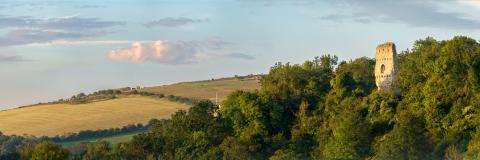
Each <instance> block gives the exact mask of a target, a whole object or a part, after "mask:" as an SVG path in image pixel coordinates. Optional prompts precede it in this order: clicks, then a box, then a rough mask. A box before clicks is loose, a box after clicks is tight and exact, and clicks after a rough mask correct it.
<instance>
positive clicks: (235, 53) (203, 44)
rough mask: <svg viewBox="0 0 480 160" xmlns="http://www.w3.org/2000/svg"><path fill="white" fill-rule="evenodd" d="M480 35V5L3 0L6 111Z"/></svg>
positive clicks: (0, 28)
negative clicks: (77, 96)
mask: <svg viewBox="0 0 480 160" xmlns="http://www.w3.org/2000/svg"><path fill="white" fill-rule="evenodd" d="M455 35H466V36H469V37H472V38H474V39H479V37H480V1H478V0H439V1H414V0H404V1H403V0H402V1H393V0H386V1H384V0H370V1H369V0H366V1H356V0H325V1H314V0H297V1H293V0H292V1H287V0H278V1H273V0H217V1H207V0H194V1H193V0H192V1H182V0H175V1H160V0H158V1H154V0H135V1H133V0H132V1H126V0H91V1H85V0H69V1H42V0H15V1H14V0H11V1H9V0H6V1H5V0H0V82H1V83H0V88H1V89H0V109H7V108H12V107H16V106H21V105H27V104H32V103H37V102H48V101H52V100H56V99H59V98H67V97H69V96H71V95H73V94H76V93H80V92H87V93H88V92H92V91H95V90H99V89H108V88H117V87H125V86H137V85H139V86H155V85H163V84H170V83H174V82H180V81H192V80H202V79H210V78H218V77H227V76H233V75H246V74H251V73H253V74H257V73H266V72H268V69H269V68H270V66H272V65H273V64H274V63H275V62H292V63H301V62H303V61H305V60H307V59H312V58H313V57H315V56H320V55H323V54H335V55H337V56H339V58H340V59H341V60H349V59H354V58H358V57H362V56H367V57H373V56H374V51H375V47H376V45H377V44H379V43H383V42H385V41H393V42H395V43H396V44H397V49H398V50H399V51H402V50H405V49H407V48H411V46H412V43H413V42H414V41H415V40H418V39H421V38H425V37H427V36H432V37H434V38H436V39H449V38H452V37H453V36H455Z"/></svg>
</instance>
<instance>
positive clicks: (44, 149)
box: [31, 141, 70, 160]
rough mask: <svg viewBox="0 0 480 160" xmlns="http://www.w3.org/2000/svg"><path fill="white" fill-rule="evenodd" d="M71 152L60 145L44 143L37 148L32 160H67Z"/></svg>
mask: <svg viewBox="0 0 480 160" xmlns="http://www.w3.org/2000/svg"><path fill="white" fill-rule="evenodd" d="M69 154H70V153H69V152H68V150H66V149H63V148H62V147H61V146H60V145H56V144H53V143H50V142H48V141H44V142H42V143H40V144H37V145H36V146H35V149H34V150H33V152H32V157H31V160H66V159H68V156H69Z"/></svg>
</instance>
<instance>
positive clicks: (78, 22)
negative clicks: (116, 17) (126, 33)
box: [0, 15, 125, 47]
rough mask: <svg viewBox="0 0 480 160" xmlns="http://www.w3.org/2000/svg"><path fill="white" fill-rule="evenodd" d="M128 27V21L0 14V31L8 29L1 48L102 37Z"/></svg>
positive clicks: (0, 41) (0, 38)
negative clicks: (115, 29) (126, 24)
mask: <svg viewBox="0 0 480 160" xmlns="http://www.w3.org/2000/svg"><path fill="white" fill-rule="evenodd" d="M124 24H125V23H124V22H118V21H103V20H100V19H97V18H81V17H77V16H70V17H60V18H47V19H39V18H33V17H29V16H20V17H7V16H1V15H0V28H4V29H7V32H6V34H4V35H2V36H0V46H3V47H5V46H14V45H25V44H31V43H50V42H52V41H56V40H71V39H81V38H90V37H98V36H103V35H106V34H109V33H111V31H104V29H107V28H111V27H114V26H121V25H124Z"/></svg>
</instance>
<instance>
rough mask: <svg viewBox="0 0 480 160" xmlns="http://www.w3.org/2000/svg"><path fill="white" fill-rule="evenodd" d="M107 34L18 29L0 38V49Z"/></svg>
mask: <svg viewBox="0 0 480 160" xmlns="http://www.w3.org/2000/svg"><path fill="white" fill-rule="evenodd" d="M105 34H107V32H95V31H93V32H69V31H50V30H38V29H18V30H13V31H11V32H8V33H7V34H5V35H3V36H1V37H0V47H5V46H15V45H25V44H32V43H48V42H51V41H54V40H60V39H62V40H63V39H79V38H88V37H95V36H100V35H105Z"/></svg>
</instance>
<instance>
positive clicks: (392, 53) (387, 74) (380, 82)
mask: <svg viewBox="0 0 480 160" xmlns="http://www.w3.org/2000/svg"><path fill="white" fill-rule="evenodd" d="M375 57H376V58H375V61H376V63H375V83H376V84H377V88H378V90H382V91H391V85H392V82H393V80H394V79H395V76H396V73H397V70H398V65H397V51H396V49H395V44H394V43H392V42H387V43H384V44H380V45H378V46H377V49H376V55H375Z"/></svg>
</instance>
